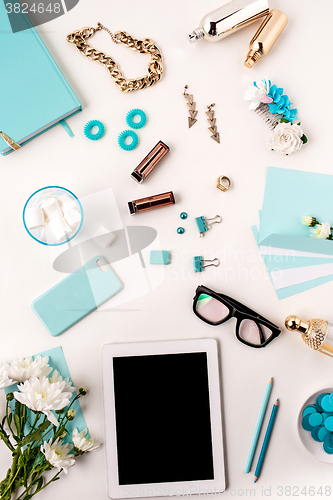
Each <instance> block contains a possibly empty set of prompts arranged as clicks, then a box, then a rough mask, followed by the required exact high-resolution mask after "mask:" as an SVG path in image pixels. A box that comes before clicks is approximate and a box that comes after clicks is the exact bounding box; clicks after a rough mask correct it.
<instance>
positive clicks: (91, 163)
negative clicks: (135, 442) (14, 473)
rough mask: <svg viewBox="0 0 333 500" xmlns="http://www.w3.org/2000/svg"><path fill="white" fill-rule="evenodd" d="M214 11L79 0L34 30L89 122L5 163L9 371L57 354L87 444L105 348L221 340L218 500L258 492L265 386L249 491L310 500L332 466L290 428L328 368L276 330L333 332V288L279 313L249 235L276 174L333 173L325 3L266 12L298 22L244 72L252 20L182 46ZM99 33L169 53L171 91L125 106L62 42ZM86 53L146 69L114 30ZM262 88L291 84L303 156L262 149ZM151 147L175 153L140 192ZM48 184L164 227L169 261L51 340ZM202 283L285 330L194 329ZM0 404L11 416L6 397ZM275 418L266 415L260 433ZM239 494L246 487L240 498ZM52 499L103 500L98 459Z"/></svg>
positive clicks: (81, 466)
mask: <svg viewBox="0 0 333 500" xmlns="http://www.w3.org/2000/svg"><path fill="white" fill-rule="evenodd" d="M220 3H221V2H220V1H219V0H210V1H209V2H191V1H189V0H183V1H182V2H179V1H176V0H169V1H168V2H156V1H152V0H145V1H144V2H137V1H133V0H130V1H127V2H116V1H115V0H80V3H79V4H78V6H76V7H75V8H74V9H73V10H72V11H70V12H69V13H68V14H66V15H65V16H62V17H61V18H59V19H57V20H55V21H52V22H50V23H48V24H46V25H44V26H42V27H40V28H38V31H39V33H40V34H41V36H42V38H43V40H44V42H45V44H46V45H47V47H48V48H49V50H50V51H51V53H52V55H53V57H54V58H55V60H56V62H57V63H58V65H59V67H60V69H61V70H62V72H63V73H64V75H65V77H66V78H67V80H68V81H69V83H70V85H71V86H72V88H73V90H74V91H75V93H76V95H77V96H78V98H79V100H80V101H81V102H82V105H83V112H82V113H79V114H78V115H76V116H75V117H73V118H72V119H70V120H69V125H70V127H71V128H72V130H73V132H74V133H75V138H73V139H70V138H69V137H68V136H67V134H66V133H65V131H64V130H63V129H62V127H61V126H58V127H55V128H54V129H52V130H50V131H48V132H47V133H45V134H43V135H42V136H41V137H39V138H37V139H35V140H33V141H32V142H30V143H29V144H27V145H26V146H24V147H23V148H22V149H21V150H19V151H17V152H14V153H13V154H10V155H9V156H7V157H1V158H0V162H1V168H0V175H1V179H0V183H1V187H2V189H1V198H2V200H1V201H2V209H1V220H2V223H1V225H2V239H1V241H2V246H1V300H0V304H1V315H0V321H1V332H2V346H1V351H0V356H1V360H0V361H1V363H2V362H6V361H11V360H12V359H13V358H15V357H24V356H28V355H30V354H34V353H36V352H40V351H43V350H45V349H49V348H52V347H55V346H58V345H61V346H62V347H63V349H64V353H65V356H66V360H67V362H68V365H69V369H70V372H71V375H72V378H73V381H74V384H75V385H77V386H78V387H79V386H85V387H87V388H88V389H89V391H90V392H89V395H88V396H87V397H86V398H85V399H84V400H83V410H84V414H85V417H86V420H87V424H88V426H89V429H90V431H91V434H92V435H93V436H95V437H96V438H97V439H98V440H99V441H100V442H101V443H103V442H104V422H103V412H102V408H103V401H102V379H101V361H100V360H101V347H102V346H103V345H104V344H105V343H112V342H137V341H153V340H167V339H191V338H203V337H207V338H209V337H214V338H217V339H219V340H220V353H221V382H222V392H223V394H222V396H223V398H222V399H223V420H224V434H225V446H226V448H225V450H226V457H225V458H226V473H227V485H228V489H227V491H226V493H225V496H226V495H227V494H229V495H234V496H236V497H237V496H238V497H239V498H241V496H242V491H243V493H244V496H245V494H246V492H245V490H246V489H248V488H253V476H252V474H249V475H247V474H245V473H244V472H243V470H244V466H245V462H246V458H247V454H248V451H249V447H250V442H251V440H252V436H253V431H254V427H255V423H256V420H257V416H258V413H259V408H260V405H261V401H262V397H263V393H264V391H265V387H266V383H267V381H268V379H269V378H270V377H271V376H273V377H274V387H273V390H272V394H271V399H270V403H269V410H268V411H269V412H270V409H271V406H272V404H273V401H274V399H275V398H277V397H278V398H280V409H279V413H278V415H277V420H276V423H275V428H274V431H273V434H272V438H271V442H270V446H269V449H268V453H267V455H266V460H265V463H264V466H263V469H262V475H261V477H260V479H259V481H258V483H257V485H255V491H256V496H261V495H262V487H263V488H265V489H267V488H270V487H271V494H272V497H273V498H274V497H276V496H277V492H278V490H277V487H278V486H283V487H284V486H291V487H293V486H297V487H299V488H300V490H301V489H302V488H303V487H304V486H307V487H309V486H311V485H312V486H314V487H315V490H316V491H317V490H318V489H319V488H320V487H321V486H323V492H325V489H324V487H325V486H328V485H330V484H332V465H328V464H323V463H321V462H319V461H317V460H316V459H314V458H313V457H312V456H311V455H310V454H308V453H307V451H306V450H305V449H304V448H303V446H302V444H301V443H300V441H299V438H298V434H297V427H296V424H297V415H298V411H299V409H300V407H301V405H302V404H303V402H304V401H305V400H306V399H307V398H308V397H309V396H310V395H311V394H312V393H313V392H315V391H317V390H319V389H322V388H325V387H329V386H333V384H332V378H333V375H332V373H333V360H332V359H330V358H329V357H326V356H324V355H323V354H320V353H316V352H314V351H311V350H310V349H309V348H308V347H307V346H305V344H303V343H302V340H301V338H300V337H299V336H298V335H297V334H294V333H290V332H287V331H286V330H285V329H284V327H283V325H284V319H285V317H286V316H287V315H289V314H297V315H299V316H300V317H302V318H303V319H310V318H313V317H318V318H323V319H327V320H328V321H331V322H333V311H332V306H331V304H332V303H331V297H332V290H333V284H332V283H328V284H326V285H323V286H320V287H318V288H315V289H312V290H310V291H308V292H305V293H302V294H300V295H296V296H294V297H291V298H288V299H285V300H283V301H279V300H278V299H277V297H276V294H275V292H274V290H273V287H272V285H271V282H270V279H269V277H268V275H267V273H266V270H265V267H264V264H263V262H262V260H261V257H260V255H259V252H258V249H257V247H256V243H255V240H254V238H253V236H252V233H251V229H250V226H251V225H252V224H254V223H255V220H256V218H257V213H258V210H259V209H260V208H261V204H262V196H263V190H264V185H265V175H266V168H267V166H268V165H272V166H277V167H283V168H293V169H298V170H306V171H311V172H320V173H331V170H332V167H331V165H332V161H331V146H332V139H331V121H332V113H331V112H330V111H331V100H332V90H331V56H330V50H331V46H332V18H333V4H332V2H330V1H329V0H321V1H320V2H314V1H310V0H293V1H292V2H290V1H287V0H276V1H275V2H273V1H272V2H271V7H272V8H273V7H275V8H279V9H281V10H282V11H284V12H285V13H286V14H287V15H288V17H289V24H288V25H287V27H286V29H285V31H284V32H283V34H282V36H281V38H280V39H279V40H278V41H277V43H276V45H275V46H274V47H273V49H272V51H271V53H270V54H269V55H267V56H266V57H265V58H263V59H261V60H260V61H259V62H258V63H257V64H256V66H255V67H254V68H253V69H251V70H249V69H247V68H245V66H244V65H243V61H244V59H245V56H246V54H247V51H248V43H249V41H250V39H251V38H252V36H253V34H254V32H255V30H256V29H257V27H258V25H259V23H256V24H253V25H251V26H249V27H247V28H245V29H243V30H241V31H239V32H237V33H235V34H234V35H232V36H230V37H228V38H226V39H224V40H222V41H220V42H218V43H216V44H210V43H208V42H201V43H199V44H195V45H190V44H189V43H188V41H187V39H186V35H187V33H189V32H190V31H192V30H193V29H194V28H196V27H197V26H198V24H199V21H200V19H201V18H202V17H203V16H204V15H205V14H207V13H208V12H210V11H212V10H214V9H216V8H218V7H219V6H220ZM98 21H100V22H102V23H103V24H104V25H106V26H107V27H108V28H110V29H111V30H112V31H116V30H125V31H127V32H128V33H130V34H131V35H133V36H134V37H137V38H144V37H150V38H152V39H153V40H154V41H155V42H156V44H157V45H158V46H159V47H160V49H161V50H162V54H163V57H164V68H165V69H164V73H163V78H162V80H161V81H160V82H159V83H158V84H156V85H155V86H153V87H152V88H149V89H145V90H142V91H138V92H133V93H130V94H122V93H121V92H120V91H119V90H118V89H117V88H116V86H115V85H114V83H113V82H112V80H111V79H110V77H109V75H108V73H107V71H106V70H105V69H104V68H103V67H102V66H101V65H98V64H96V63H94V62H92V61H90V60H88V59H86V58H83V57H82V56H81V55H80V54H79V53H78V51H77V50H76V49H75V47H74V46H73V45H70V44H68V43H67V42H66V35H67V33H69V32H71V31H73V30H75V29H80V28H82V27H83V26H96V25H97V22H98ZM91 44H92V45H94V46H95V47H97V48H99V49H101V50H103V51H105V52H106V53H108V54H110V55H112V56H113V57H114V59H115V60H116V61H117V62H119V65H120V66H121V68H122V70H123V71H124V73H125V76H128V77H129V78H131V77H136V76H139V75H144V74H145V73H146V64H147V62H148V59H149V58H148V56H142V55H139V54H137V53H135V52H132V51H130V50H129V49H126V48H124V47H122V46H118V45H117V46H116V45H114V44H113V43H112V41H111V39H110V38H109V37H108V35H107V33H105V32H100V33H98V34H96V35H95V36H94V37H93V38H92V39H91ZM265 76H267V77H269V78H270V79H271V80H272V82H273V83H276V84H277V85H278V86H279V87H284V89H285V92H286V93H287V94H288V95H289V97H290V99H291V101H292V102H293V103H294V104H295V106H296V107H297V108H298V110H299V112H298V116H299V118H300V120H301V121H302V126H303V128H304V131H305V133H306V135H307V136H308V138H309V142H308V144H307V145H306V146H304V147H303V149H302V150H301V151H299V152H297V153H295V154H294V155H292V156H289V157H284V156H280V155H279V154H278V153H274V152H271V151H270V150H269V149H268V148H267V147H266V141H267V137H268V135H269V130H268V128H266V126H265V125H264V123H263V122H262V120H261V119H260V118H259V117H257V116H256V115H255V114H253V113H251V112H249V111H248V103H246V102H245V101H244V100H243V92H244V90H245V88H246V87H247V85H248V84H249V83H250V82H251V81H252V80H255V79H261V78H262V77H265ZM185 84H188V85H189V91H190V92H191V93H193V94H194V99H195V101H196V103H197V109H198V111H199V113H198V116H197V118H198V122H197V123H196V124H195V125H194V126H193V127H192V128H191V129H190V130H189V129H188V127H187V116H188V112H187V105H186V101H185V100H184V98H183V97H182V92H183V87H184V85H185ZM2 98H3V97H2ZM212 102H215V103H216V107H215V111H216V114H215V116H216V124H217V127H218V130H219V132H220V137H221V144H220V145H219V144H217V143H216V142H214V141H213V140H212V139H210V134H209V132H208V130H207V122H206V115H205V110H206V106H207V105H208V104H211V103H212ZM134 107H138V108H142V109H143V110H144V111H145V112H146V113H147V116H148V123H147V125H146V126H145V127H144V128H143V129H141V130H140V131H139V132H138V135H139V138H140V144H139V146H138V147H137V149H135V150H134V151H132V152H124V151H122V150H121V149H120V148H119V147H118V145H117V136H118V134H119V133H120V132H121V131H122V130H124V129H125V128H127V126H126V122H125V116H126V113H127V112H128V111H129V110H130V109H132V108H134ZM91 119H99V120H101V121H102V122H103V123H104V124H105V126H106V134H105V136H104V137H103V139H102V140H100V141H98V142H92V141H88V140H87V139H86V138H85V137H84V136H83V133H82V130H83V127H84V124H85V123H86V122H87V121H88V120H91ZM158 140H163V141H164V142H166V143H167V144H168V145H169V146H170V149H171V151H170V153H169V154H168V156H167V157H166V158H165V159H163V162H161V164H160V165H158V167H157V168H156V170H155V171H154V172H153V173H152V174H151V176H150V177H149V178H148V179H147V180H146V181H145V182H144V183H143V184H142V185H140V186H139V185H137V184H136V183H135V182H133V181H132V180H131V179H130V173H131V171H132V170H133V168H134V167H135V166H136V165H137V164H138V163H139V162H140V161H141V159H142V158H143V157H144V156H145V155H146V154H147V153H148V151H149V150H150V149H151V148H152V147H153V146H154V145H155V144H156V142H157V141H158ZM221 174H225V175H228V176H230V178H231V180H232V183H233V185H232V187H231V188H230V190H229V191H228V192H226V193H222V192H220V191H219V190H217V189H216V187H215V182H216V178H217V177H218V176H219V175H221ZM53 184H56V185H60V186H64V187H66V188H68V189H70V190H72V191H73V192H74V193H75V194H76V195H77V196H79V197H80V196H85V195H88V194H91V193H94V192H97V191H99V190H101V189H105V188H107V187H112V188H113V190H114V193H115V196H116V199H117V203H118V207H119V210H120V214H121V218H122V221H123V223H124V224H125V225H126V224H138V225H149V226H152V227H155V228H156V229H157V230H158V233H159V237H160V240H161V243H162V247H163V249H165V250H170V251H171V253H172V263H171V265H170V266H169V267H168V268H167V269H166V279H165V280H164V282H163V283H162V284H161V285H160V286H159V288H157V289H156V290H155V291H154V292H152V293H150V294H147V295H144V296H142V297H140V298H138V299H137V300H135V301H132V302H131V303H128V304H125V305H123V306H122V307H121V308H117V310H116V311H113V312H108V313H105V312H103V313H102V312H97V311H96V312H94V313H92V314H91V315H90V316H88V317H87V318H85V319H84V320H83V321H82V322H80V323H78V324H77V325H75V326H74V327H73V328H71V329H70V330H68V331H67V332H66V333H64V334H63V335H62V336H61V337H58V338H52V337H50V336H49V335H48V333H47V332H46V330H45V329H44V327H43V326H42V324H41V323H40V322H39V321H38V319H37V318H36V316H35V315H34V314H33V312H32V310H31V307H30V304H31V302H32V301H33V300H34V299H35V298H36V297H38V296H39V295H40V294H41V293H43V292H44V291H46V290H47V289H49V288H50V287H51V286H52V285H54V284H55V283H56V282H58V281H59V280H60V279H61V278H62V275H61V274H59V273H57V272H56V271H54V270H53V269H52V264H51V261H50V257H49V253H48V251H47V249H46V248H45V247H43V246H42V245H40V244H38V243H36V242H35V241H34V240H32V239H31V238H30V237H29V236H28V235H27V233H26V232H25V230H24V227H23V224H22V209H23V206H24V203H25V201H26V199H27V198H28V197H29V196H30V195H31V194H32V193H33V192H34V191H35V190H37V189H39V188H41V187H44V186H48V185H53ZM168 190H173V191H174V194H175V198H176V205H175V206H173V207H167V208H163V209H161V210H156V211H152V212H148V213H146V214H141V215H137V216H135V217H131V216H130V215H129V213H128V209H127V202H128V201H130V200H133V199H135V198H139V197H143V196H148V195H153V194H157V193H161V192H165V191H168ZM182 211H186V212H188V214H189V217H188V219H187V220H186V221H181V220H180V218H179V214H180V213H181V212H182ZM215 214H220V215H221V216H222V217H223V223H222V224H220V225H216V226H213V228H212V230H211V231H209V232H208V233H207V234H206V235H205V237H204V238H202V239H199V238H198V232H197V229H196V227H195V222H194V218H195V217H198V216H201V215H204V216H206V217H210V216H214V215H215ZM304 215H312V214H304ZM313 215H315V214H313ZM328 217H329V215H328ZM332 222H333V212H332V214H331V223H332ZM180 225H183V226H184V228H185V234H183V235H178V234H177V232H176V230H177V227H178V226H180ZM194 255H202V256H204V257H206V258H210V257H219V258H220V260H221V265H220V267H219V268H218V269H214V268H209V269H207V270H206V271H205V272H204V273H203V274H200V275H199V274H194V273H193V271H192V257H193V256H194ZM198 284H205V285H207V286H209V287H211V288H213V289H215V290H216V291H220V292H223V293H225V294H228V295H230V296H232V297H234V298H235V299H237V300H239V301H241V302H244V303H245V304H247V305H248V306H249V307H252V308H254V309H256V310H258V312H259V313H261V314H262V315H264V316H266V317H268V318H269V319H270V320H272V321H273V322H275V323H276V324H278V325H280V327H281V328H282V334H281V335H280V337H279V338H278V339H277V340H275V341H274V342H273V343H272V344H270V345H269V346H268V347H267V348H265V349H257V350H256V349H251V348H248V347H246V346H244V345H242V344H241V343H240V342H238V341H237V339H236V338H235V334H234V323H233V320H232V321H230V322H228V323H227V324H225V325H223V326H221V327H217V328H214V327H211V326H209V325H206V324H204V323H203V322H200V320H199V319H198V318H197V317H195V316H194V314H193V312H192V310H191V308H192V297H193V295H194V291H195V288H196V286H197V285H198ZM110 305H111V303H110ZM0 408H1V410H3V409H4V397H2V399H1V404H0ZM133 411H134V414H135V409H134V410H133ZM267 421H268V415H267V416H266V420H265V426H266V425H267ZM261 439H262V436H261ZM260 443H261V441H260ZM0 449H1V455H0V476H4V475H5V473H6V470H7V468H8V467H9V465H10V461H11V457H10V455H9V454H8V452H7V450H6V449H5V448H4V447H2V446H1V448H0ZM161 452H162V453H163V450H161ZM175 453H177V450H175ZM255 460H257V455H256V459H255ZM253 470H254V468H252V471H253ZM236 490H241V491H240V492H239V493H236ZM300 490H299V492H298V493H300ZM295 491H296V490H294V492H295ZM267 493H268V492H267ZM57 495H58V497H59V495H66V496H69V497H70V498H71V499H73V500H76V499H90V498H96V499H97V498H98V499H101V500H102V499H106V498H107V490H106V464H105V450H104V449H102V450H101V451H99V452H96V453H94V454H90V455H86V456H84V457H82V458H81V460H78V463H77V465H76V466H75V467H74V468H72V469H71V470H70V471H69V474H68V476H64V477H63V478H62V479H61V481H58V482H57V483H55V484H54V485H52V487H50V488H48V489H47V490H45V491H44V492H42V493H41V494H40V498H45V499H53V498H57ZM252 496H253V493H252ZM316 498H321V496H320V495H316Z"/></svg>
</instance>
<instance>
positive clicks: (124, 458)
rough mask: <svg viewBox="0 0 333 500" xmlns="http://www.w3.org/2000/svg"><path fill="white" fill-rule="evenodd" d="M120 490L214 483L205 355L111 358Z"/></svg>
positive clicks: (196, 353) (187, 354)
mask: <svg viewBox="0 0 333 500" xmlns="http://www.w3.org/2000/svg"><path fill="white" fill-rule="evenodd" d="M113 372H114V391H115V406H116V408H115V409H116V431H117V453H118V475H119V484H120V485H127V484H144V483H148V484H149V483H167V482H175V481H199V480H208V479H214V468H213V452H212V435H211V422H210V406H209V387H208V369H207V353H206V352H195V353H185V354H159V355H151V356H147V355H146V356H126V357H115V358H113Z"/></svg>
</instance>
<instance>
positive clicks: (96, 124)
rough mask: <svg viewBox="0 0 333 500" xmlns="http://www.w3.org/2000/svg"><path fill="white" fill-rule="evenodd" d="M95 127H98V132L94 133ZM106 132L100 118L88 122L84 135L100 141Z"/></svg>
mask: <svg viewBox="0 0 333 500" xmlns="http://www.w3.org/2000/svg"><path fill="white" fill-rule="evenodd" d="M93 127H98V132H96V134H92V133H91V130H92V128H93ZM104 132H105V127H104V125H103V123H102V122H100V121H99V120H90V122H88V123H86V124H85V126H84V129H83V133H84V135H85V136H86V137H87V139H90V140H91V141H98V139H100V138H101V137H103V135H104Z"/></svg>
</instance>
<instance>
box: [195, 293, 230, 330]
mask: <svg viewBox="0 0 333 500" xmlns="http://www.w3.org/2000/svg"><path fill="white" fill-rule="evenodd" d="M195 309H196V312H197V313H198V315H199V316H201V318H203V319H206V320H207V321H210V322H211V323H217V322H219V321H222V320H223V319H224V318H226V317H227V316H228V314H229V309H228V308H227V306H225V305H224V304H223V303H222V302H220V301H219V300H216V299H214V297H211V296H210V295H207V294H205V293H201V294H200V295H199V297H198V300H197V303H196V307H195Z"/></svg>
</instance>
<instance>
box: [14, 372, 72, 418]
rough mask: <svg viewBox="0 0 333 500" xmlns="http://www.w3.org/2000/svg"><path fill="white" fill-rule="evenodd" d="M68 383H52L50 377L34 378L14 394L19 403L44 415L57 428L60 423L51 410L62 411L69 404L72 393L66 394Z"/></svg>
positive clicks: (20, 386)
mask: <svg viewBox="0 0 333 500" xmlns="http://www.w3.org/2000/svg"><path fill="white" fill-rule="evenodd" d="M66 387H67V385H66V382H65V381H64V380H63V381H62V382H53V383H51V382H50V379H49V378H48V377H42V378H41V379H38V378H35V377H34V378H32V379H30V380H27V381H26V382H24V384H21V385H19V387H18V389H19V391H20V392H14V397H15V399H16V400H17V401H19V402H20V403H22V404H23V405H25V406H27V407H28V408H30V409H31V410H34V411H40V412H42V413H44V414H45V415H46V416H47V418H48V420H49V421H50V422H51V423H52V424H53V425H55V426H58V425H59V424H58V421H57V419H56V417H55V416H54V415H53V413H52V411H51V410H62V408H65V406H67V405H68V404H69V400H70V398H71V396H72V393H71V392H68V391H67V392H65V391H64V389H65V388H66Z"/></svg>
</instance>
